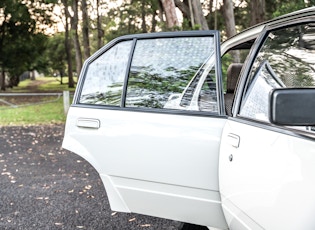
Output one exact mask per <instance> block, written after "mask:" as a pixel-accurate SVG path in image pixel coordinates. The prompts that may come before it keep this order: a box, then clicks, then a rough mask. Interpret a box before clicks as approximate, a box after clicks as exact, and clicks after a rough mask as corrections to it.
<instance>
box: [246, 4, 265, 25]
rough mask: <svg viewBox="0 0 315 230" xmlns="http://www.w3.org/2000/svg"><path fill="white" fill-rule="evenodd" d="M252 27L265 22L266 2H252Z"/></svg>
mask: <svg viewBox="0 0 315 230" xmlns="http://www.w3.org/2000/svg"><path fill="white" fill-rule="evenodd" d="M249 4H250V12H251V13H250V17H251V18H250V26H253V25H256V24H258V23H260V22H263V21H265V15H266V4H265V0H250V2H249Z"/></svg>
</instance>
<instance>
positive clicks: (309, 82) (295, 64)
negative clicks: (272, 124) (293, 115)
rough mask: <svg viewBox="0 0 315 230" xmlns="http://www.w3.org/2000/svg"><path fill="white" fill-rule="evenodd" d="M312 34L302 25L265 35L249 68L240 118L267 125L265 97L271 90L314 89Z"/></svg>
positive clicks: (311, 26)
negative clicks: (277, 88)
mask: <svg viewBox="0 0 315 230" xmlns="http://www.w3.org/2000/svg"><path fill="white" fill-rule="evenodd" d="M314 33H315V25H314V24H304V25H297V26H292V27H287V28H283V29H279V30H275V31H271V32H270V33H269V34H268V36H267V37H266V40H265V42H264V44H263V46H262V47H261V49H260V51H259V53H258V55H257V57H256V59H255V61H254V64H253V67H252V72H251V75H250V79H249V81H248V83H247V89H246V92H245V94H244V96H243V100H242V106H241V110H240V115H241V116H244V117H249V118H253V119H257V120H262V121H266V122H269V120H268V103H269V101H268V100H269V99H268V97H269V93H270V91H271V90H272V89H273V88H275V87H289V88H291V87H314V86H315V46H314V41H315V40H314V38H315V36H314ZM264 63H265V64H266V63H268V65H265V64H264ZM268 79H269V80H268ZM270 79H272V80H271V81H270ZM288 112H289V111H288Z"/></svg>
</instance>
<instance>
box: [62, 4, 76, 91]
mask: <svg viewBox="0 0 315 230" xmlns="http://www.w3.org/2000/svg"><path fill="white" fill-rule="evenodd" d="M62 3H63V5H64V11H65V40H64V42H65V43H64V44H65V51H66V56H67V63H68V78H69V81H68V87H69V88H74V80H73V72H72V71H73V69H72V58H71V40H70V35H69V31H70V26H69V22H68V20H70V13H69V10H68V2H67V0H62Z"/></svg>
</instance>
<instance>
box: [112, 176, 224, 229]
mask: <svg viewBox="0 0 315 230" xmlns="http://www.w3.org/2000/svg"><path fill="white" fill-rule="evenodd" d="M111 180H112V181H113V183H114V187H115V188H117V190H118V191H119V194H121V197H123V198H124V202H125V203H126V204H127V206H128V207H129V208H130V209H131V210H133V211H134V212H137V213H142V214H146V215H152V216H157V217H162V218H168V219H173V220H178V221H184V222H189V223H199V224H201V225H205V226H206V225H211V226H214V227H219V228H227V225H226V222H225V219H224V217H223V212H222V208H221V202H220V194H219V192H217V191H216V192H215V191H209V190H200V189H196V188H188V187H181V186H175V185H169V184H161V183H154V182H149V181H140V180H130V179H129V178H119V177H112V178H111ZM148 207H150V208H149V209H148Z"/></svg>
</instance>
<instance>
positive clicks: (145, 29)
mask: <svg viewBox="0 0 315 230" xmlns="http://www.w3.org/2000/svg"><path fill="white" fill-rule="evenodd" d="M145 16H146V12H145V0H142V1H141V19H142V23H141V29H142V33H147V32H148V31H147V24H146V20H145Z"/></svg>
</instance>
